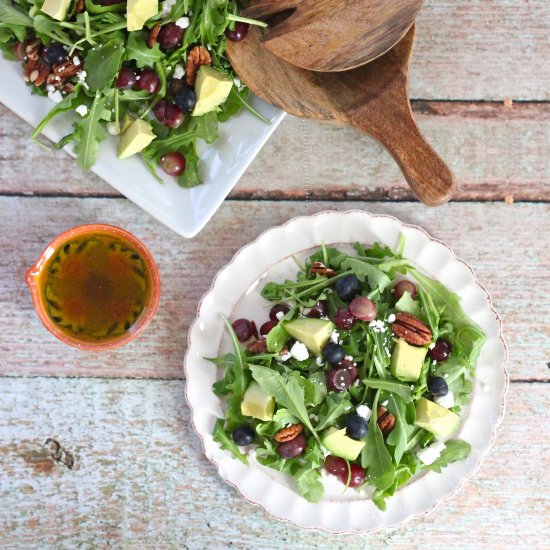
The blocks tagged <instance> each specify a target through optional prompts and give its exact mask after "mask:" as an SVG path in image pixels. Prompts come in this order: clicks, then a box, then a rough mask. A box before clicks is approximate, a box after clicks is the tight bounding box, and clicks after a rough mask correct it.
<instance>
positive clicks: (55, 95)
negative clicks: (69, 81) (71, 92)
mask: <svg viewBox="0 0 550 550" xmlns="http://www.w3.org/2000/svg"><path fill="white" fill-rule="evenodd" d="M48 97H49V98H50V100H51V101H53V102H54V103H61V102H62V101H63V96H62V95H61V92H60V91H59V90H54V91H53V92H48Z"/></svg>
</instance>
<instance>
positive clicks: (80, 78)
mask: <svg viewBox="0 0 550 550" xmlns="http://www.w3.org/2000/svg"><path fill="white" fill-rule="evenodd" d="M76 76H77V78H78V82H80V83H81V84H82V85H83V86H84V88H86V90H89V89H90V87H89V86H88V84H87V83H86V77H87V76H88V73H87V72H86V71H79V72H77V73H76Z"/></svg>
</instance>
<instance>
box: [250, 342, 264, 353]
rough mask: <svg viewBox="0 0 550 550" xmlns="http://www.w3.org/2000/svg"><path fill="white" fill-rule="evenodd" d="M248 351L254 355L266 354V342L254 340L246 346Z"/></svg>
mask: <svg viewBox="0 0 550 550" xmlns="http://www.w3.org/2000/svg"><path fill="white" fill-rule="evenodd" d="M246 349H247V350H248V351H250V352H252V353H266V352H267V343H266V341H265V340H254V341H253V342H249V343H248V344H247V345H246Z"/></svg>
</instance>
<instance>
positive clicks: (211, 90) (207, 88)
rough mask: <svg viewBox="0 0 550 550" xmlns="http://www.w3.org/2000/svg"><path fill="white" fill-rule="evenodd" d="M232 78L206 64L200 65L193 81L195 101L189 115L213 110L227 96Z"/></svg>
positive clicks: (199, 114)
mask: <svg viewBox="0 0 550 550" xmlns="http://www.w3.org/2000/svg"><path fill="white" fill-rule="evenodd" d="M232 87H233V80H232V79H231V78H230V77H229V76H227V75H225V74H223V73H220V72H219V71H216V69H213V68H212V67H209V66H208V65H201V67H200V68H199V71H198V73H197V80H196V82H195V94H196V97H197V102H196V103H195V108H194V109H193V112H192V113H191V116H201V115H204V114H206V113H209V112H210V111H213V110H214V109H215V108H216V107H217V106H218V105H221V104H222V103H223V102H224V101H225V100H226V99H227V97H228V96H229V92H230V91H231V88H232Z"/></svg>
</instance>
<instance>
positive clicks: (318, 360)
mask: <svg viewBox="0 0 550 550" xmlns="http://www.w3.org/2000/svg"><path fill="white" fill-rule="evenodd" d="M315 364H316V365H317V366H318V367H322V366H324V364H325V363H323V360H322V359H321V358H320V357H316V358H315Z"/></svg>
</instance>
